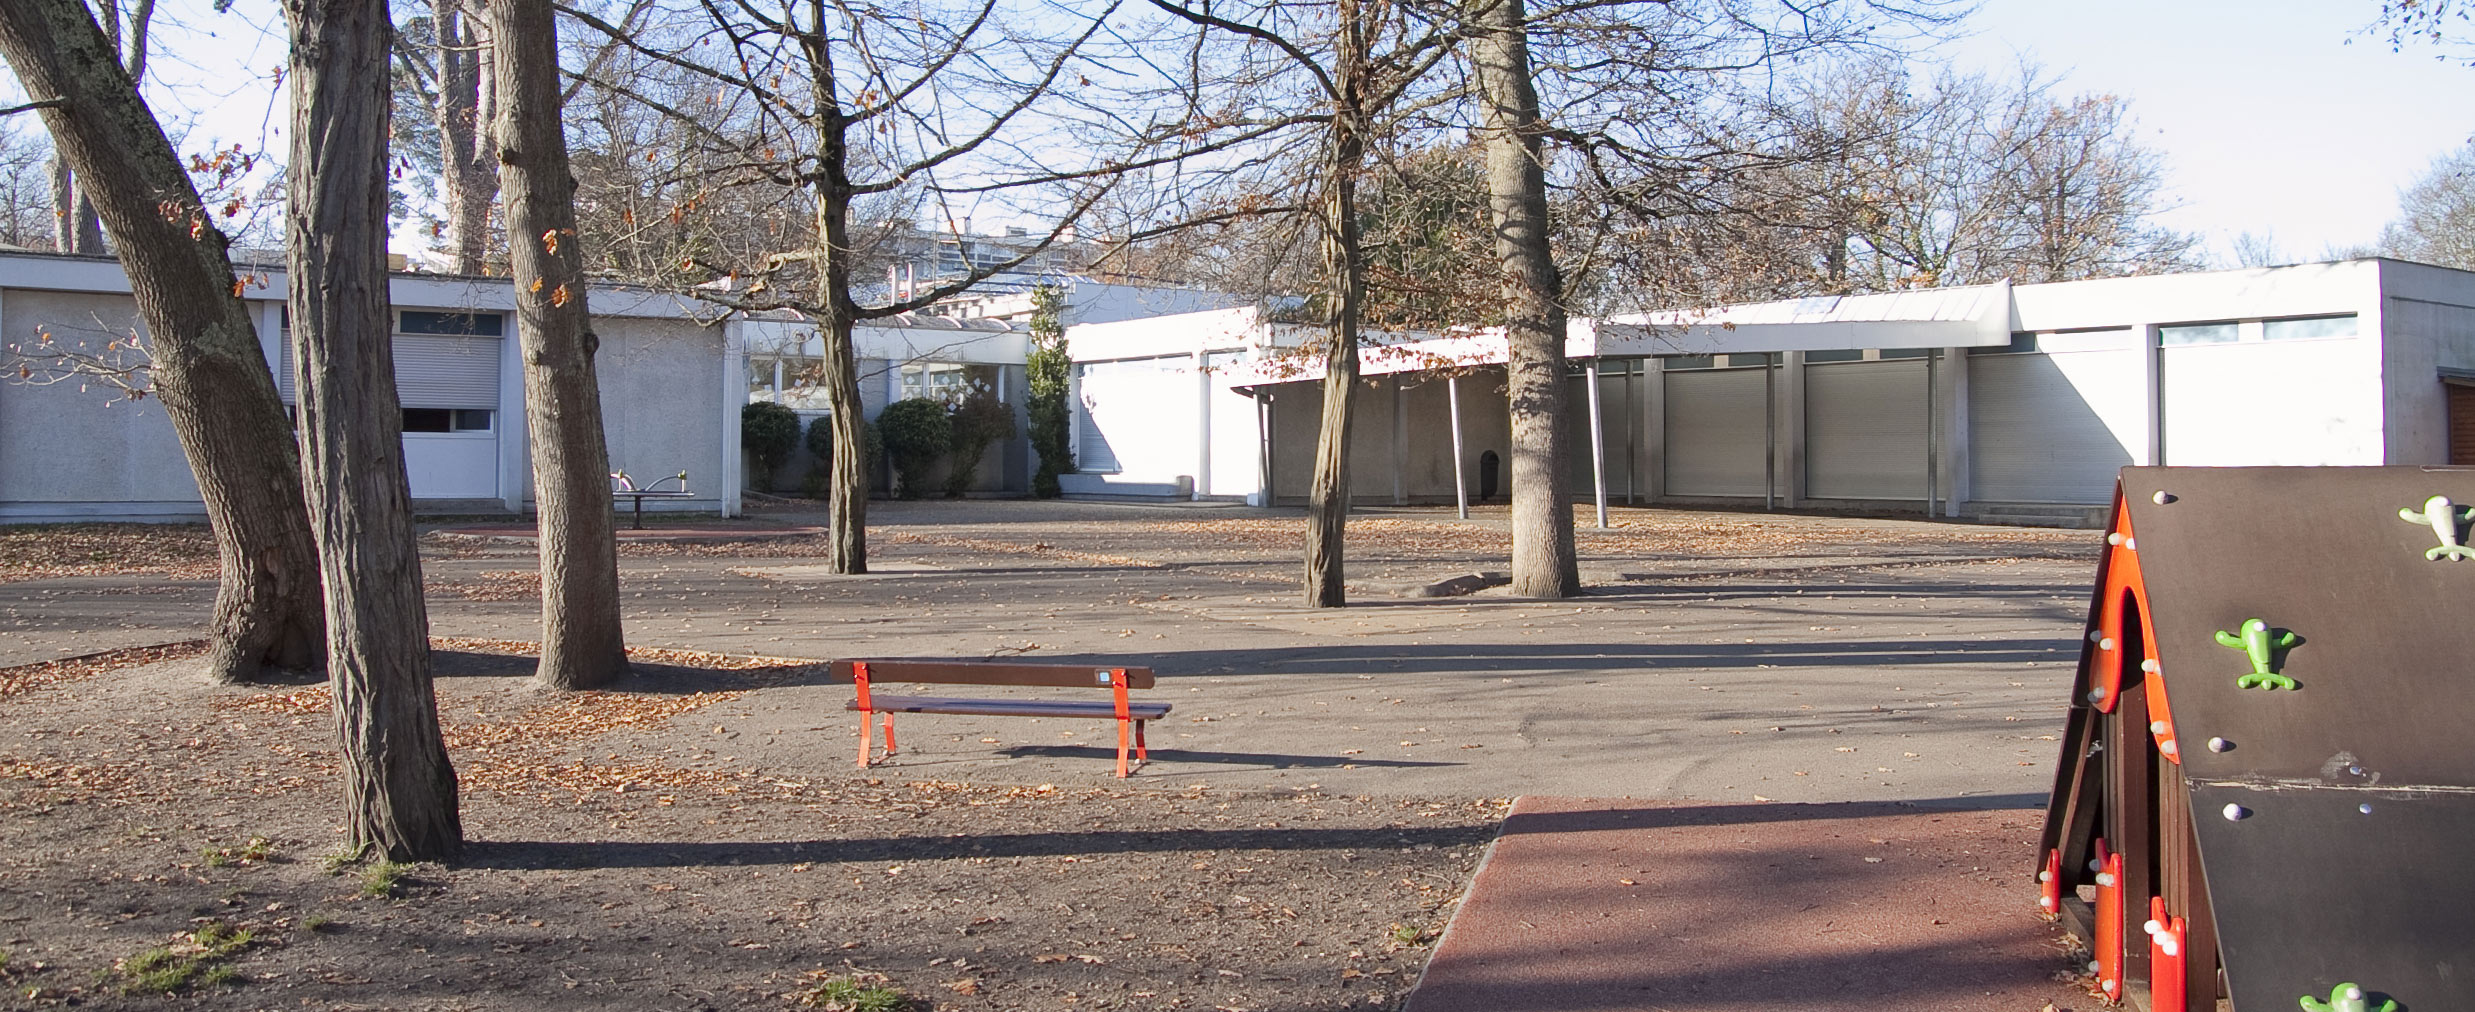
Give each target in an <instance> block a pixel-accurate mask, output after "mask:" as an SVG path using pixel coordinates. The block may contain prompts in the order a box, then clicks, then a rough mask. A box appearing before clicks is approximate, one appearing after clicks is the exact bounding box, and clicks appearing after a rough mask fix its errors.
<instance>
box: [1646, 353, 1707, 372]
mask: <svg viewBox="0 0 2475 1012" xmlns="http://www.w3.org/2000/svg"><path fill="white" fill-rule="evenodd" d="M1659 367H1660V368H1662V369H1668V370H1675V369H1708V368H1710V356H1708V355H1670V356H1668V357H1666V358H1663V359H1660V360H1659Z"/></svg>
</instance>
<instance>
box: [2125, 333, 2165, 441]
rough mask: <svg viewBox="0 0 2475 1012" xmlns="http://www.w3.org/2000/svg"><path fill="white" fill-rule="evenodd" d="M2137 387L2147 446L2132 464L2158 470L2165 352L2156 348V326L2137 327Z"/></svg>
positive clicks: (2162, 412)
mask: <svg viewBox="0 0 2475 1012" xmlns="http://www.w3.org/2000/svg"><path fill="white" fill-rule="evenodd" d="M2138 329H2139V334H2140V385H2141V389H2142V392H2143V396H2142V397H2141V399H2140V404H2141V407H2142V409H2143V411H2142V414H2143V416H2144V417H2143V418H2142V429H2143V431H2145V432H2147V433H2148V443H2147V445H2145V446H2143V447H2141V448H2140V456H2139V459H2138V460H2135V461H2133V463H2135V464H2141V465H2144V466H2157V465H2162V464H2164V463H2165V462H2166V373H2165V369H2166V360H2165V349H2163V348H2160V347H2158V346H2157V325H2156V324H2153V323H2148V324H2142V325H2140V327H2139V328H2138Z"/></svg>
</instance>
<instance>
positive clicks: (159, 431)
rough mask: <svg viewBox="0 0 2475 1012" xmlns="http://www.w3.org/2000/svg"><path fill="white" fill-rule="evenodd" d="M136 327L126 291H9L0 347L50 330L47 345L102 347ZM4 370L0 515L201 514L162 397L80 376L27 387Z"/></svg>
mask: <svg viewBox="0 0 2475 1012" xmlns="http://www.w3.org/2000/svg"><path fill="white" fill-rule="evenodd" d="M139 329H140V327H139V324H138V322H137V303H136V302H135V301H134V300H132V299H130V298H129V297H128V296H126V295H89V294H69V293H53V292H31V291H10V292H8V293H7V294H6V301H5V305H0V344H5V345H10V346H16V347H22V348H27V349H34V348H37V347H38V346H40V344H41V343H42V335H44V334H46V333H48V334H50V335H51V339H52V343H53V344H55V345H67V346H70V347H79V346H84V347H87V348H91V349H94V350H97V351H100V350H101V349H102V348H103V347H104V346H105V345H107V344H109V343H110V342H112V341H113V340H115V339H119V338H125V337H127V336H128V335H129V334H130V333H131V332H132V331H135V330H139ZM10 372H11V374H12V375H10V376H9V377H7V378H6V379H4V380H0V518H18V517H22V518H26V519H55V518H65V517H73V516H78V515H85V514H88V513H102V514H136V515H175V516H193V515H197V514H199V513H202V512H203V507H202V506H201V505H200V504H199V498H198V486H197V480H196V479H195V478H194V477H192V476H191V474H190V470H189V461H188V458H186V457H184V456H182V454H181V451H180V443H179V441H178V440H177V439H175V438H174V437H173V435H172V424H171V422H170V420H169V419H167V418H165V417H164V413H163V405H162V404H161V403H160V402H157V401H155V400H153V399H151V398H150V399H145V400H134V401H133V400H129V399H127V397H126V395H124V394H122V393H121V392H120V391H118V390H116V389H113V388H111V387H108V386H105V385H102V384H99V383H92V382H83V381H79V380H70V381H68V382H65V383H59V384H54V385H51V386H34V385H29V384H26V383H22V382H19V381H18V379H17V378H16V377H15V375H14V372H15V370H11V371H10ZM81 386H82V387H84V389H82V390H81V389H80V387H81Z"/></svg>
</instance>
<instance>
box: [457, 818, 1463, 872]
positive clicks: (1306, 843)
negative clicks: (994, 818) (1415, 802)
mask: <svg viewBox="0 0 2475 1012" xmlns="http://www.w3.org/2000/svg"><path fill="white" fill-rule="evenodd" d="M1494 836H1495V827H1494V826H1491V825H1482V826H1440V827H1435V828H1421V827H1407V828H1401V829H1370V828H1356V829H1309V828H1301V829H1170V830H1122V831H1121V830H1086V831H1080V832H1056V833H999V834H993V835H986V836H890V837H862V838H854V839H846V840H782V841H772V842H753V843H735V842H677V843H673V842H653V841H593V840H575V841H569V840H475V841H469V842H467V843H466V844H465V845H464V856H463V858H462V859H460V860H459V861H457V862H456V863H457V864H458V865H460V866H463V867H472V868H506V869H531V870H544V869H565V868H700V867H725V866H745V865H765V866H771V865H792V864H807V863H820V864H831V863H838V862H839V863H854V862H856V863H870V862H882V861H934V860H948V859H957V858H975V857H1062V856H1091V855H1096V854H1124V853H1161V852H1182V851H1197V850H1229V851H1239V850H1329V851H1344V850H1399V849H1402V848H1413V847H1429V846H1431V847H1439V848H1440V847H1464V846H1473V845H1476V844H1482V843H1485V842H1487V841H1488V840H1490V839H1492V838H1494Z"/></svg>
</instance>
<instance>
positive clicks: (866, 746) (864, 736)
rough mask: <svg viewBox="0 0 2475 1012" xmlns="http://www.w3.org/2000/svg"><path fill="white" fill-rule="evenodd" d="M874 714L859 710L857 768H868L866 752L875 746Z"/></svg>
mask: <svg viewBox="0 0 2475 1012" xmlns="http://www.w3.org/2000/svg"><path fill="white" fill-rule="evenodd" d="M875 717H876V714H873V713H870V712H868V711H866V710H861V711H859V768H861V769H867V768H868V759H869V755H868V753H869V752H870V751H872V750H873V749H874V747H875V746H876V727H875V723H874V719H875Z"/></svg>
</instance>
